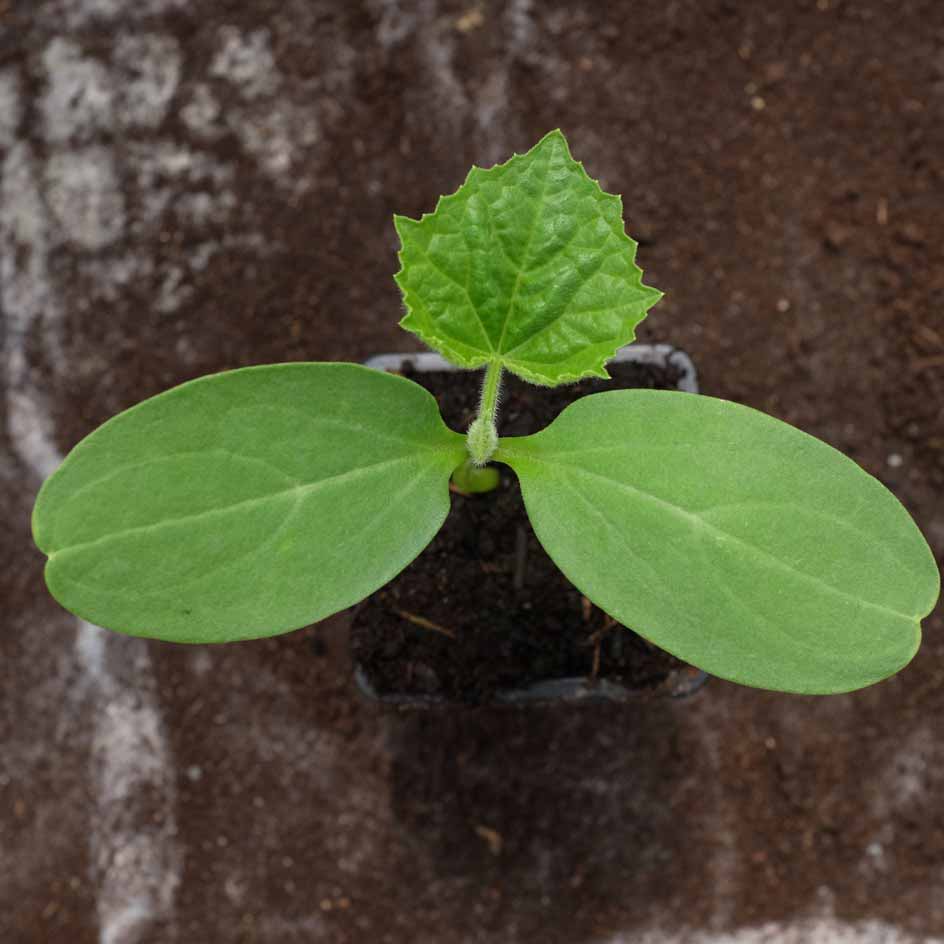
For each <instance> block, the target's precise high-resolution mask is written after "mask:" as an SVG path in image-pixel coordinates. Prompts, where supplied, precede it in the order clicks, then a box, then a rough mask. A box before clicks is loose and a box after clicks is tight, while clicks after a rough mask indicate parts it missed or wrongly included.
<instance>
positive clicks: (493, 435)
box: [466, 361, 502, 466]
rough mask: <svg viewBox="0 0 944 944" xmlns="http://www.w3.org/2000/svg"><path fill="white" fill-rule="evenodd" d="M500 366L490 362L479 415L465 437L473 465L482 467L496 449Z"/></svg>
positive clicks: (498, 362)
mask: <svg viewBox="0 0 944 944" xmlns="http://www.w3.org/2000/svg"><path fill="white" fill-rule="evenodd" d="M501 375H502V366H501V362H500V361H491V362H490V363H489V365H488V367H487V368H486V371H485V380H484V381H483V383H482V399H481V400H480V401H479V414H478V416H476V418H475V419H474V420H473V421H472V425H471V426H470V427H469V432H468V434H467V435H466V444H467V445H468V447H469V456H470V457H471V459H472V462H473V464H474V465H477V466H483V465H485V463H486V462H488V460H489V459H491V458H492V456H493V455H494V454H495V450H496V449H497V448H498V431H497V429H496V428H495V415H496V413H497V411H498V391H499V390H500V389H501Z"/></svg>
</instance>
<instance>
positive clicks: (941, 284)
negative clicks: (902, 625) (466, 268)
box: [0, 0, 944, 944]
mask: <svg viewBox="0 0 944 944" xmlns="http://www.w3.org/2000/svg"><path fill="white" fill-rule="evenodd" d="M554 127H561V128H562V129H563V130H564V131H565V132H566V134H567V135H568V138H569V141H570V143H571V146H572V148H573V151H574V153H575V154H576V156H577V157H578V158H579V159H580V160H582V161H583V162H584V163H585V165H586V167H587V168H588V171H589V172H590V173H591V175H592V176H594V177H596V178H599V179H600V180H601V182H602V184H603V186H604V187H605V188H606V189H607V190H609V191H611V192H616V193H621V194H623V198H624V206H625V208H626V209H625V215H626V219H627V228H628V230H629V232H630V233H631V234H633V235H634V236H636V237H637V238H639V239H640V242H641V245H640V251H639V257H638V258H639V262H640V264H641V265H642V266H643V268H644V269H645V270H646V281H647V283H650V284H653V285H656V286H658V287H659V288H660V289H662V290H663V291H664V292H665V293H666V296H665V298H664V299H663V300H662V302H660V304H659V305H658V306H657V307H656V308H655V309H654V310H653V312H652V313H651V315H650V317H649V318H648V319H647V320H646V322H645V323H644V324H643V326H642V330H641V332H640V339H641V340H644V341H653V340H656V341H666V342H671V343H672V344H674V345H676V346H678V347H680V348H683V349H684V350H686V351H688V352H689V353H690V354H691V355H692V357H693V359H694V361H695V363H696V365H697V366H698V369H699V375H700V380H701V386H702V390H703V392H705V393H707V394H711V395H714V396H722V397H727V398H730V399H733V400H737V401H740V402H743V403H746V404H749V405H751V406H754V407H757V408H759V409H762V410H765V411H767V412H769V413H772V414H773V415H775V416H778V417H780V418H781V419H784V420H786V421H788V422H791V423H793V424H795V425H797V426H800V427H802V428H803V429H805V430H807V431H809V432H810V433H813V434H814V435H817V436H819V437H821V438H823V439H825V440H826V441H828V442H829V443H831V444H832V445H834V446H836V447H838V448H839V449H842V450H843V451H845V452H846V453H848V454H849V455H851V456H852V457H853V458H854V459H856V460H857V461H858V462H859V463H860V464H861V465H863V467H864V468H866V469H867V470H868V471H869V472H871V473H873V474H875V475H877V476H878V477H879V478H880V479H881V480H882V481H883V482H885V483H886V484H887V485H888V487H889V488H891V489H892V490H893V491H894V492H895V493H896V494H897V495H898V496H899V498H900V499H901V500H902V501H903V502H904V503H905V505H906V506H907V507H908V508H909V510H910V511H911V512H912V513H913V514H914V515H915V517H916V519H917V520H918V522H919V523H920V525H921V527H922V528H923V529H924V531H925V533H926V534H927V536H928V538H929V540H930V542H931V544H932V547H933V548H934V551H935V553H936V554H937V555H938V559H939V560H940V559H941V556H942V554H944V501H942V495H944V416H942V408H944V406H942V405H944V161H942V157H941V155H942V154H944V4H941V2H940V0H894V2H893V0H791V2H785V0H671V2H667V0H610V2H607V3H605V4H604V3H598V2H589V0H545V2H541V3H537V2H533V0H507V2H502V0H461V2H457V0H362V2H355V0H278V2H276V0H240V2H236V0H202V2H200V3H195V2H191V0H0V309H2V319H3V322H2V323H3V331H2V344H3V360H2V364H0V377H2V388H0V410H2V415H3V423H2V424H0V514H2V520H3V522H4V528H3V531H2V534H0V601H2V606H0V624H2V625H0V628H2V631H0V744H2V750H0V941H3V942H8V941H9V942H15V944H191V942H200V944H216V942H221V944H222V942H226V944H230V942H236V944H294V942H312V941H318V942H325V944H351V942H353V944H362V942H370V944H375V942H380V944H407V942H409V944H427V942H429V944H434V942H435V944H441V942H444V941H447V942H455V944H465V942H476V944H519V942H522V944H523V942H527V944H533V942H535V941H541V942H546V944H584V942H586V944H591V942H592V944H629V942H632V944H676V942H686V944H687V942H693V944H807V942H812V944H832V942H841V944H925V942H938V944H940V942H941V941H942V940H944V868H942V863H944V737H942V722H941V719H942V718H944V625H942V617H941V609H940V608H939V609H938V611H937V612H936V613H935V614H934V615H933V616H932V617H931V618H930V619H929V620H928V621H927V622H926V624H925V640H924V643H923V645H922V648H921V650H920V652H919V653H918V655H917V657H916V658H915V660H914V662H913V663H912V664H911V665H910V666H909V667H908V668H907V669H906V670H905V671H903V672H902V673H900V674H899V675H898V676H896V677H895V678H893V679H891V680H889V681H887V682H883V683H882V684H879V685H876V686H874V687H872V688H869V689H867V690H865V691H862V692H858V693H854V694H850V695H843V696H837V697H832V698H803V697H791V696H787V695H778V694H771V693H765V692H758V691H752V690H748V689H745V688H739V687H737V686H734V685H730V684H727V683H724V682H720V681H717V680H713V681H712V683H711V684H710V685H709V686H707V687H706V688H705V689H704V690H703V691H702V692H700V693H699V694H698V695H697V696H695V697H693V698H691V699H687V700H681V701H675V700H669V699H663V700H658V701H652V702H647V703H643V704H638V705H636V704H632V705H602V706H594V705H588V706H586V707H584V708H583V709H582V710H574V709H573V708H572V707H569V706H564V707H560V706H557V707H549V708H528V709H507V708H502V709H491V708H481V709H475V710H468V711H466V710H460V711H455V712H449V713H436V714H432V713H425V714H422V715H400V714H397V713H395V712H391V711H389V710H385V709H383V708H382V707H381V706H377V705H375V704H371V703H370V702H368V701H366V700H365V699H363V698H362V697H360V696H359V694H358V692H357V690H356V687H355V685H354V683H353V680H352V673H351V666H350V664H349V660H348V655H347V653H348V649H347V619H348V617H347V616H345V615H340V616H338V617H336V618H333V619H332V620H329V621H327V622H326V623H325V624H323V625H321V626H319V627H313V628H309V629H305V630H303V631H300V632H298V633H295V634H291V635H288V636H284V637H280V638H278V639H273V640H267V641H259V642H247V643H244V644H240V645H236V646H231V647H224V648H212V647H201V648H186V647H180V646H169V645H160V644H154V643H148V642H144V641H141V640H135V639H127V638H121V637H118V636H115V635H113V634H107V633H104V632H102V631H100V630H98V629H97V628H95V627H93V626H89V625H87V624H84V623H82V622H80V621H78V620H76V619H74V618H73V617H71V616H70V615H68V614H66V613H64V612H63V611H62V610H60V609H59V608H58V607H57V606H56V604H55V603H54V602H53V601H52V600H51V599H50V598H49V596H48V594H47V593H46V592H45V590H44V587H43V582H42V565H43V561H42V556H41V555H40V554H39V553H38V552H36V551H35V550H34V549H33V547H32V543H31V540H30V533H29V514H30V509H31V507H32V502H33V499H34V497H35V494H36V491H37V489H38V487H39V484H40V481H41V479H42V477H43V476H45V475H46V474H48V473H49V472H50V471H51V470H52V469H53V468H54V467H55V465H56V464H57V462H58V461H60V459H61V455H62V453H63V452H64V451H65V450H68V449H69V448H71V447H72V446H73V445H74V444H75V443H76V442H77V441H78V440H79V439H80V438H81V437H82V436H84V435H85V434H86V433H88V432H89V431H90V430H92V429H93V428H94V427H95V426H96V425H97V424H99V423H101V422H102V421H103V420H105V419H106V418H108V417H109V416H111V415H112V414H113V413H115V412H116V411H118V410H120V409H122V408H124V407H127V406H129V405H131V404H133V403H134V402H136V401H138V400H140V399H141V398H143V397H145V396H148V395H151V394H154V393H157V392H158V391H160V390H163V389H165V388H167V387H168V386H170V385H172V384H176V383H179V382H181V381H184V380H187V379H190V378H192V377H195V376H198V375H200V374H204V373H207V372H210V371H218V370H224V369H227V368H232V367H237V366H240V365H243V364H250V363H264V362H272V361H282V360H306V359H307V360H347V361H362V360H364V359H365V358H366V357H367V356H369V355H370V354H371V353H374V352H377V351H391V350H393V351H396V350H400V351H411V350H416V345H415V342H414V341H413V340H412V339H411V338H410V337H409V336H408V335H406V334H405V333H404V332H402V331H401V330H400V329H398V328H397V320H398V317H399V315H400V312H401V304H400V299H399V295H398V292H397V289H396V286H395V284H394V282H393V279H392V274H393V272H394V271H395V270H396V268H397V261H396V256H395V251H396V237H395V233H394V229H393V226H392V224H391V215H392V214H393V213H394V212H399V213H404V214H407V215H411V216H416V215H418V214H420V213H421V212H423V211H427V210H430V209H432V208H433V206H434V205H435V202H436V198H437V197H438V196H439V195H440V194H441V193H444V192H449V191H452V190H454V189H455V188H456V187H457V186H458V185H459V184H460V183H461V181H462V180H463V178H464V176H465V173H466V171H467V170H468V167H469V166H470V165H471V164H472V163H473V162H475V163H478V164H481V165H488V164H490V163H493V162H495V161H497V160H503V159H505V158H506V157H507V156H508V155H509V154H510V153H511V152H512V151H515V150H517V151H523V150H525V149H527V148H528V147H529V146H531V145H532V144H533V143H534V142H536V141H537V140H538V139H539V138H540V137H541V136H542V135H543V134H544V133H545V132H546V131H548V130H549V129H550V128H554ZM181 553H186V548H185V547H182V548H181Z"/></svg>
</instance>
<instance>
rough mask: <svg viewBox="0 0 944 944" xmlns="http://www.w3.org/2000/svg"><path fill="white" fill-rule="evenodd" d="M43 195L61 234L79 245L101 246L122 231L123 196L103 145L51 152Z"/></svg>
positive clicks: (108, 152) (88, 248) (108, 243)
mask: <svg viewBox="0 0 944 944" xmlns="http://www.w3.org/2000/svg"><path fill="white" fill-rule="evenodd" d="M46 199H47V200H48V202H49V206H50V209H51V210H52V212H53V213H54V214H55V216H56V221H57V222H58V223H59V226H60V227H61V229H62V232H63V233H64V235H65V236H66V237H67V238H68V239H69V240H71V241H72V243H74V244H75V245H76V246H77V247H78V248H80V249H87V250H90V251H95V250H98V249H104V248H105V247H106V246H109V245H111V244H112V243H113V242H115V241H117V240H118V239H119V238H120V237H121V234H122V233H123V232H124V228H125V205H124V199H123V198H122V195H121V191H120V189H119V187H118V175H117V173H116V171H115V165H114V160H113V159H112V155H111V152H110V151H109V150H108V149H107V148H104V147H99V146H94V147H87V148H78V149H75V150H71V151H62V152H60V153H58V154H53V155H52V157H50V158H49V161H48V163H47V164H46Z"/></svg>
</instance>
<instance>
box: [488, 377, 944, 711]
mask: <svg viewBox="0 0 944 944" xmlns="http://www.w3.org/2000/svg"><path fill="white" fill-rule="evenodd" d="M496 458H497V459H500V460H501V461H504V462H507V463H509V464H510V465H511V466H512V467H513V468H514V469H515V471H516V473H517V474H518V476H519V478H520V481H521V487H522V491H523V494H524V501H525V505H526V507H527V511H528V515H529V517H530V518H531V521H532V523H533V525H534V529H535V532H536V533H537V536H538V538H539V539H540V541H541V543H542V544H543V545H544V547H545V548H546V550H547V552H548V553H549V554H550V556H551V557H552V558H553V559H554V560H555V561H556V563H557V564H558V566H559V567H560V568H561V570H562V571H563V572H564V574H565V575H566V576H567V577H568V578H569V579H570V580H571V581H572V582H573V583H574V584H575V585H576V586H577V587H578V588H579V589H580V590H581V592H582V593H584V594H585V595H586V596H587V597H589V598H590V599H591V600H593V601H594V602H595V603H597V604H598V605H599V606H600V607H602V609H603V610H604V611H605V612H607V613H608V614H610V615H611V616H612V617H614V618H615V619H617V620H618V621H620V622H621V623H624V624H625V625H626V626H629V627H630V628H632V629H634V630H635V631H636V632H638V633H640V634H641V635H642V636H644V637H646V638H647V639H649V640H651V641H652V642H653V643H655V644H656V645H658V646H660V647H662V648H664V649H666V650H668V651H669V652H671V653H674V654H675V655H677V656H678V657H680V658H681V659H684V660H686V661H687V662H690V663H692V664H694V665H696V666H699V667H701V668H702V669H705V670H706V671H708V672H710V673H711V674H713V675H717V676H720V677H722V678H726V679H730V680H732V681H735V682H741V683H743V684H746V685H753V686H757V687H760V688H768V689H775V690H783V691H792V692H805V693H827V692H842V691H850V690H852V689H856V688H861V687H863V686H865V685H869V684H871V683H873V682H877V681H879V680H880V679H883V678H886V677H887V676H889V675H892V674H893V673H894V672H896V671H897V670H898V669H900V668H901V667H902V666H904V665H905V664H906V663H907V662H908V661H909V660H910V659H911V657H912V656H913V655H914V653H915V651H916V649H917V647H918V644H919V641H920V620H921V618H922V617H923V616H925V615H926V614H927V613H929V612H930V610H931V608H932V607H933V606H934V602H935V600H936V598H937V595H938V590H939V575H938V570H937V566H936V564H935V562H934V558H933V556H932V554H931V551H930V549H929V548H928V546H927V544H926V543H925V541H924V539H923V537H922V536H921V534H920V532H919V531H918V529H917V527H916V526H915V524H914V522H913V521H912V520H911V518H910V517H909V515H908V513H907V512H906V511H905V509H904V508H903V507H902V506H901V505H900V504H899V502H898V501H897V500H896V499H895V498H894V496H893V495H892V494H891V493H890V492H888V491H887V490H886V489H885V488H884V486H882V485H881V484H880V483H879V482H878V481H877V480H876V479H874V478H872V477H871V476H869V475H868V474H866V473H865V472H864V471H863V470H862V469H861V468H859V466H857V465H856V464H855V463H854V462H853V461H852V460H850V459H848V458H846V457H845V456H843V455H842V454H841V453H839V452H837V451H836V450H835V449H833V448H831V447H830V446H828V445H826V444H825V443H823V442H821V441H819V440H817V439H814V438H813V437H811V436H808V435H806V434H805V433H802V432H800V431H799V430H797V429H795V428H793V427H791V426H788V425H787V424H785V423H782V422H780V421H778V420H775V419H773V418H771V417H769V416H766V415H765V414H763V413H759V412H757V411H755V410H752V409H749V408H747V407H744V406H739V405H737V404H734V403H729V402H727V401H724V400H716V399H713V398H710V397H700V396H693V395H691V394H684V393H675V392H666V391H652V390H621V391H615V392H609V393H602V394H597V395H594V396H589V397H585V398H584V399H582V400H579V401H577V402H576V403H574V404H572V405H571V406H569V407H568V408H567V409H566V410H564V412H563V413H562V414H561V415H560V416H559V417H558V418H557V419H556V420H555V421H554V422H553V423H552V424H551V425H550V426H549V427H547V428H546V429H544V430H542V431H541V432H539V433H537V434H535V435H533V436H528V437H524V438H517V439H504V440H502V442H501V445H500V447H499V451H498V453H497V454H496Z"/></svg>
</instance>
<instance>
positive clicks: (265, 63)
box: [210, 26, 281, 101]
mask: <svg viewBox="0 0 944 944" xmlns="http://www.w3.org/2000/svg"><path fill="white" fill-rule="evenodd" d="M219 35H220V48H219V50H218V51H217V53H216V55H215V56H214V58H213V63H212V65H211V66H210V75H214V76H218V77H219V78H223V79H226V80H228V81H229V82H231V83H232V84H233V85H235V86H236V88H237V90H238V91H239V93H240V95H242V96H243V98H245V99H247V100H249V101H252V100H254V99H257V98H262V97H265V96H270V95H273V94H274V93H275V92H276V91H277V90H278V87H279V83H280V81H281V78H280V76H279V74H278V70H277V69H276V67H275V59H274V58H273V56H272V50H271V48H270V44H269V32H268V30H256V31H255V32H253V33H249V34H248V35H244V34H242V33H240V31H239V30H238V29H236V28H235V27H233V26H224V27H222V29H220V33H219Z"/></svg>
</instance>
